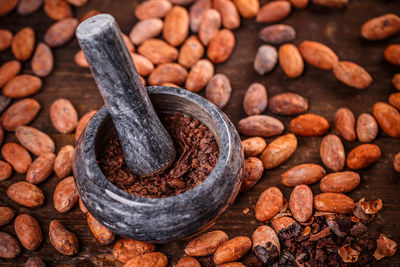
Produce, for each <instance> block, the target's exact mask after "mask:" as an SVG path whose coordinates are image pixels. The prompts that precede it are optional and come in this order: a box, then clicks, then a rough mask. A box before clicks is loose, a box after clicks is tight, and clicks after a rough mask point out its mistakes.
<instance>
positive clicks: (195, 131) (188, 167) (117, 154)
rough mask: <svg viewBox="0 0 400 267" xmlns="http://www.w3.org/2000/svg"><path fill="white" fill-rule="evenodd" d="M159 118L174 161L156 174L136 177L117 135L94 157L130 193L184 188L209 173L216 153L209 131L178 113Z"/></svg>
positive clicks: (171, 192)
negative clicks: (174, 152) (175, 154)
mask: <svg viewBox="0 0 400 267" xmlns="http://www.w3.org/2000/svg"><path fill="white" fill-rule="evenodd" d="M162 121H163V124H164V127H165V128H166V130H167V131H168V133H169V134H170V136H171V138H172V140H173V142H174V144H175V146H176V149H177V158H176V161H175V162H174V163H173V164H172V166H171V167H170V168H168V169H167V170H165V171H164V172H163V173H161V174H159V175H154V176H152V177H146V178H142V177H137V176H136V175H135V174H133V173H132V172H131V171H130V170H129V169H128V167H127V165H126V163H125V160H124V157H123V154H122V147H121V144H120V142H119V139H118V138H117V136H116V135H113V136H112V137H111V138H110V140H108V143H106V146H105V149H104V152H102V153H101V154H100V155H99V157H98V161H99V165H100V168H101V170H102V171H103V173H104V175H105V176H106V177H107V178H108V179H109V180H110V181H111V182H112V183H113V184H115V185H116V186H118V187H119V188H121V189H123V190H124V191H126V192H128V193H131V194H133V195H137V196H140V197H149V198H160V197H168V196H174V195H178V194H180V193H183V192H185V191H188V190H190V189H192V188H194V187H195V186H197V185H198V184H200V183H201V182H202V181H204V179H206V178H207V176H208V175H209V174H210V173H211V171H212V170H213V168H214V167H215V165H216V164H217V161H218V156H219V148H218V143H217V141H216V139H215V138H214V136H213V134H212V133H211V131H210V130H209V129H208V128H207V127H206V126H204V125H202V124H201V123H200V121H198V120H193V119H191V118H190V117H184V116H183V115H182V114H177V115H172V116H167V117H165V118H164V119H163V120H162Z"/></svg>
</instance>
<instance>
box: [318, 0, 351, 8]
mask: <svg viewBox="0 0 400 267" xmlns="http://www.w3.org/2000/svg"><path fill="white" fill-rule="evenodd" d="M312 2H313V4H315V5H320V6H325V7H330V8H345V7H346V6H347V4H348V2H349V0H312Z"/></svg>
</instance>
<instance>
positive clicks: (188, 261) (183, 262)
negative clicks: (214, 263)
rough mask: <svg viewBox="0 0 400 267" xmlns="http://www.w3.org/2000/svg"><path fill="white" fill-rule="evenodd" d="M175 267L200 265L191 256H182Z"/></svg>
mask: <svg viewBox="0 0 400 267" xmlns="http://www.w3.org/2000/svg"><path fill="white" fill-rule="evenodd" d="M176 267H201V265H200V263H199V262H198V261H197V260H196V259H195V258H193V257H183V258H181V259H180V260H179V261H178V263H177V264H176Z"/></svg>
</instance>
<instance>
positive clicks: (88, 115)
mask: <svg viewBox="0 0 400 267" xmlns="http://www.w3.org/2000/svg"><path fill="white" fill-rule="evenodd" d="M96 112H97V110H92V111H89V112H88V113H86V114H85V115H83V116H82V118H81V119H80V120H79V122H78V125H77V126H76V129H75V140H76V141H78V138H79V136H80V135H81V133H82V131H83V129H85V127H86V124H88V122H89V121H90V119H91V118H92V117H93V116H94V114H96Z"/></svg>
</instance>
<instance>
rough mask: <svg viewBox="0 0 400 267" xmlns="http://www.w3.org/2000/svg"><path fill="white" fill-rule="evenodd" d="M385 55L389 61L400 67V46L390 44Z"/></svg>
mask: <svg viewBox="0 0 400 267" xmlns="http://www.w3.org/2000/svg"><path fill="white" fill-rule="evenodd" d="M384 55H385V59H386V60H387V61H389V62H390V63H392V64H394V65H398V66H400V44H390V45H389V46H388V47H386V49H385V53H384Z"/></svg>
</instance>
